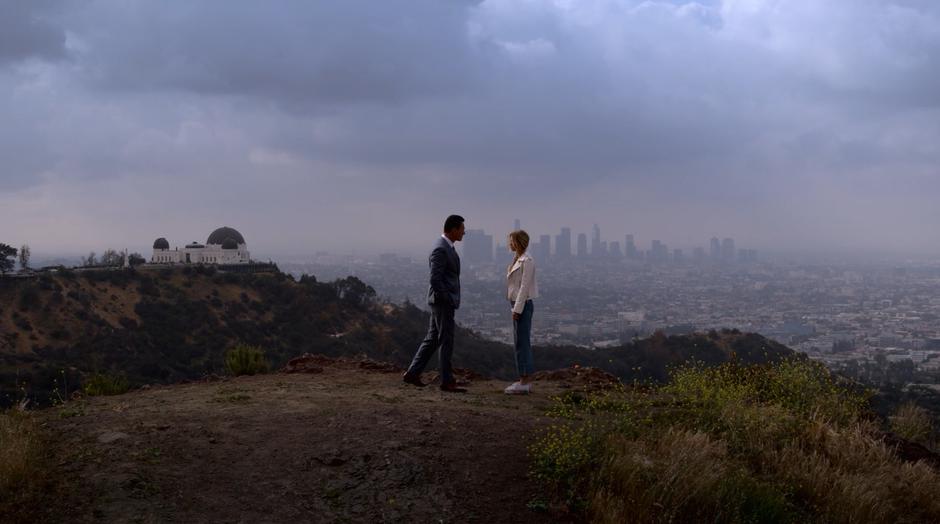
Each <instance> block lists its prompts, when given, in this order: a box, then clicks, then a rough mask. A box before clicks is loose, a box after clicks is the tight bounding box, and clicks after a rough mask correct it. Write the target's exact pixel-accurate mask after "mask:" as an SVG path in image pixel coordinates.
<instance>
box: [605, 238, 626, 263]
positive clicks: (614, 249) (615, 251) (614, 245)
mask: <svg viewBox="0 0 940 524" xmlns="http://www.w3.org/2000/svg"><path fill="white" fill-rule="evenodd" d="M608 252H609V254H610V256H611V258H616V259H618V260H619V259H621V258H623V251H620V242H617V241H616V240H614V241H613V242H611V243H610V249H609V250H608Z"/></svg>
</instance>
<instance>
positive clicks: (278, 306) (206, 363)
mask: <svg viewBox="0 0 940 524" xmlns="http://www.w3.org/2000/svg"><path fill="white" fill-rule="evenodd" d="M427 322H428V316H427V313H425V312H423V311H422V310H420V309H419V308H417V307H415V306H413V305H409V304H406V305H391V304H384V303H381V302H380V301H378V300H377V299H376V295H375V291H374V290H373V289H372V288H371V287H370V286H368V284H366V283H364V282H362V281H360V280H359V279H357V278H354V277H350V278H347V279H342V280H337V281H334V282H318V281H317V280H316V279H315V278H313V277H304V278H301V279H300V281H295V280H294V279H293V278H291V277H290V276H288V275H285V274H282V273H267V274H265V273H262V274H245V275H242V274H231V273H225V274H223V273H218V272H215V271H214V270H213V269H212V268H209V267H194V268H182V269H166V270H138V271H135V270H127V271H83V272H68V271H66V272H62V273H58V274H55V275H45V276H42V277H40V278H38V279H33V280H0V389H2V393H3V395H2V396H3V397H4V401H5V402H7V403H9V402H10V401H11V400H12V399H15V398H18V397H20V396H22V395H23V394H24V390H25V394H29V395H30V396H32V397H33V398H36V399H39V400H42V397H43V396H45V395H48V394H50V392H53V391H54V390H56V389H58V393H59V394H62V393H63V392H64V391H65V390H66V389H67V390H69V391H71V390H74V389H75V388H76V387H77V386H78V385H79V384H80V382H81V381H82V380H83V378H85V377H87V376H88V375H89V374H91V373H94V372H102V373H119V374H124V375H126V376H127V378H128V379H129V381H130V383H131V385H139V384H144V383H167V382H175V381H179V380H185V379H195V378H199V377H201V376H204V375H206V374H213V373H220V372H221V371H222V368H223V355H224V353H225V351H226V350H227V349H229V348H231V347H233V346H235V345H236V344H249V345H256V346H260V347H262V348H263V349H264V350H265V353H266V355H267V358H268V360H269V361H270V363H271V365H272V366H275V367H278V366H281V365H283V364H284V363H285V362H286V361H287V360H289V359H290V358H292V357H295V356H297V355H300V354H303V353H308V352H309V353H319V354H323V355H328V356H352V355H357V356H358V355H363V356H367V357H370V358H375V359H378V360H383V361H388V362H393V363H395V364H398V365H403V364H406V363H407V362H408V361H409V360H410V359H411V357H412V355H413V353H414V350H415V348H416V346H417V344H418V343H419V342H420V340H421V339H422V338H423V336H424V333H425V330H426V328H427ZM507 322H509V319H508V315H507ZM456 344H457V348H456V351H455V356H454V360H455V365H456V366H459V367H464V368H471V369H473V370H475V371H477V372H479V373H481V374H484V375H487V376H493V377H499V378H509V377H511V376H512V375H513V374H514V372H515V370H514V364H513V358H512V350H511V348H510V347H509V346H507V345H505V344H500V343H497V342H492V341H487V340H484V339H482V338H481V337H479V336H478V335H476V334H475V333H473V332H471V331H469V330H465V329H460V330H458V333H457V342H456ZM792 354H793V353H792V351H790V350H789V349H787V348H786V347H784V346H782V345H780V344H777V343H775V342H772V341H769V340H767V339H765V338H763V337H761V336H759V335H753V334H741V333H738V332H736V331H722V332H711V333H708V334H699V335H691V336H674V337H666V336H662V335H655V336H653V337H651V338H649V339H645V340H640V341H637V342H634V343H630V344H626V345H624V346H620V347H616V348H611V349H604V350H596V351H592V350H584V349H579V348H573V347H539V348H536V352H535V356H536V366H537V367H538V368H539V369H557V368H562V367H567V366H570V365H572V364H580V365H583V366H596V367H600V368H603V369H605V370H607V371H609V372H611V373H613V374H615V375H617V376H618V377H620V378H621V379H622V380H624V381H625V382H631V381H633V380H663V379H665V377H666V370H667V369H668V368H669V367H670V366H672V365H674V364H676V363H679V362H684V361H687V360H689V359H693V358H694V359H697V360H699V361H702V362H705V363H719V362H724V361H726V360H728V359H729V358H731V357H732V355H734V356H735V357H736V358H737V359H739V360H741V361H742V362H748V363H760V362H766V361H775V360H779V359H781V358H784V357H786V356H789V355H792Z"/></svg>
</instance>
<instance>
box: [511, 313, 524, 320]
mask: <svg viewBox="0 0 940 524" xmlns="http://www.w3.org/2000/svg"><path fill="white" fill-rule="evenodd" d="M520 318H522V313H513V314H512V319H513V320H519V319H520Z"/></svg>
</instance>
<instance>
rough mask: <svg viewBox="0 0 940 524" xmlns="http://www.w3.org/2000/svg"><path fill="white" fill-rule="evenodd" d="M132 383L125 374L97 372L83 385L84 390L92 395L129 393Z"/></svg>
mask: <svg viewBox="0 0 940 524" xmlns="http://www.w3.org/2000/svg"><path fill="white" fill-rule="evenodd" d="M128 389H130V385H129V384H128V382H127V378H126V377H124V376H123V375H110V374H105V373H95V374H93V375H92V376H91V377H89V378H88V380H86V381H85V383H84V384H83V385H82V392H84V393H85V394H86V395H88V396H90V397H98V396H109V395H120V394H122V393H127V390H128Z"/></svg>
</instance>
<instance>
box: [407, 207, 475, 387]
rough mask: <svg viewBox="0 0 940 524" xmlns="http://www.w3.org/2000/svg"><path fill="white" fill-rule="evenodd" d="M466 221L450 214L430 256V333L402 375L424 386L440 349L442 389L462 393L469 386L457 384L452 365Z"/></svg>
mask: <svg viewBox="0 0 940 524" xmlns="http://www.w3.org/2000/svg"><path fill="white" fill-rule="evenodd" d="M463 222H464V220H463V217H461V216H459V215H451V216H449V217H447V220H445V221H444V234H443V235H441V238H439V239H437V241H436V242H435V243H434V249H433V250H432V251H431V256H430V257H429V259H428V262H429V265H430V266H431V285H430V286H429V287H428V305H430V306H431V325H430V326H429V327H428V334H427V336H425V337H424V341H423V342H421V346H419V347H418V351H417V353H415V356H414V359H413V360H412V361H411V365H410V366H409V367H408V371H406V372H405V374H404V375H403V376H402V380H403V381H404V382H405V383H407V384H413V385H415V386H418V387H424V386H426V385H427V384H425V383H423V382H421V372H422V371H424V367H425V366H427V365H428V361H430V360H431V357H432V356H434V352H435V351H437V350H438V349H440V367H441V391H449V392H452V393H463V392H466V391H467V390H466V389H463V388H460V387H458V386H457V381H456V380H455V379H454V373H453V368H452V367H451V364H450V359H451V355H453V353H454V329H455V324H454V312H455V311H456V310H457V308H459V307H460V257H459V256H457V250H456V249H454V243H455V242H460V241H461V240H463V235H464V224H463Z"/></svg>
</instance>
